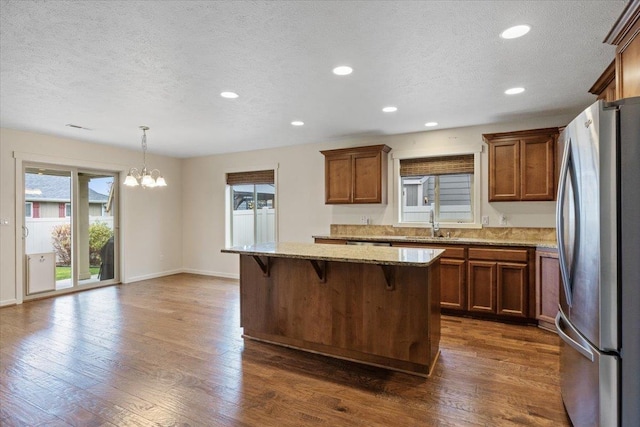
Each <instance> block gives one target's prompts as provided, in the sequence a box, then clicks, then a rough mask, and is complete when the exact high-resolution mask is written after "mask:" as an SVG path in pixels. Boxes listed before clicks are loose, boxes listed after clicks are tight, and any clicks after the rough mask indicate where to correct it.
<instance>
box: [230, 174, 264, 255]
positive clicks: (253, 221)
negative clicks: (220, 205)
mask: <svg viewBox="0 0 640 427" xmlns="http://www.w3.org/2000/svg"><path fill="white" fill-rule="evenodd" d="M227 185H228V186H229V189H230V191H229V200H228V205H229V211H230V212H231V220H230V221H229V227H230V229H229V230H228V233H229V235H230V239H229V240H230V241H231V244H232V245H233V246H244V245H253V244H257V243H265V242H274V241H275V240H276V238H275V234H276V233H275V231H276V188H275V171H274V170H273V169H271V170H259V171H247V172H230V173H227Z"/></svg>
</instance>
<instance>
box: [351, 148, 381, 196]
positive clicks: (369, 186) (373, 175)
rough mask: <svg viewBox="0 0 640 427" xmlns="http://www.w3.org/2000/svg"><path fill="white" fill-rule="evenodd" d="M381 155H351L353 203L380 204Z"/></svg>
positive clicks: (378, 153)
mask: <svg viewBox="0 0 640 427" xmlns="http://www.w3.org/2000/svg"><path fill="white" fill-rule="evenodd" d="M380 156H381V153H380V152H377V153H360V154H353V155H352V182H353V203H381V202H382V201H383V200H382V179H381V178H382V177H381V172H382V171H381V168H380Z"/></svg>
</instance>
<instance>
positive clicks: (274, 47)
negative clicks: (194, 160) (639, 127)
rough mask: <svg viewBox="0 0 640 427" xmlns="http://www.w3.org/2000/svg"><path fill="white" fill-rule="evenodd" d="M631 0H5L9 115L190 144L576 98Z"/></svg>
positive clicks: (382, 130) (576, 102)
mask: <svg viewBox="0 0 640 427" xmlns="http://www.w3.org/2000/svg"><path fill="white" fill-rule="evenodd" d="M625 4H626V1H616V0H608V1H530V0H527V1H415V2H414V1H371V2H365V1H304V2H302V1H270V2H264V1H262V2H250V1H242V2H239V1H218V2H212V1H206V2H200V1H184V2H182V1H96V0H93V1H26V0H21V1H6V0H1V10H0V15H1V18H0V19H1V21H0V61H1V62H0V65H1V70H0V94H1V96H0V114H1V115H0V125H1V126H2V127H8V128H14V129H21V130H28V131H35V132H41V133H46V134H52V135H58V136H63V137H68V138H75V139H81V140H87V141H92V142H97V143H103V144H111V145H116V146H122V147H128V148H133V149H135V148H139V147H140V136H141V133H140V130H139V129H138V126H140V125H147V126H149V127H150V128H151V130H150V131H149V132H148V145H149V151H150V152H154V153H160V154H166V155H171V156H176V157H191V156H199V155H206V154H215V153H223V152H231V151H243V150H251V149H258V148H267V147H276V146H287V145H294V144H304V143H312V142H320V141H328V140H334V139H339V138H343V137H346V136H350V135H387V134H397V133H406V132H416V131H423V130H427V128H425V127H424V123H425V122H427V121H436V122H438V123H439V126H438V127H436V128H433V129H442V128H452V127H460V126H469V125H477V124H485V123H492V122H501V121H507V120H511V119H516V118H522V117H527V116H541V115H552V114H563V113H570V112H578V111H580V110H581V109H582V108H583V107H584V106H586V105H587V104H589V103H590V102H592V101H593V100H594V97H593V96H592V95H589V94H588V93H587V90H588V89H589V87H591V84H592V83H593V82H594V81H595V80H596V79H597V78H598V77H599V75H600V74H601V73H602V71H604V69H605V68H606V67H607V66H608V65H609V63H610V62H611V60H612V59H613V57H614V51H615V49H614V47H613V46H610V45H606V44H603V43H602V40H603V39H604V38H605V36H606V35H607V33H608V31H609V29H610V28H611V27H612V26H613V24H614V22H615V20H616V18H617V17H618V16H619V15H620V13H621V12H622V10H623V9H624V6H625ZM521 23H526V24H529V25H531V27H532V29H531V32H530V33H529V34H528V35H526V36H525V37H523V38H520V39H515V40H503V39H501V38H500V37H499V36H498V35H499V34H500V32H502V30H504V29H506V28H507V27H510V26H512V25H516V24H521ZM342 64H347V65H350V66H352V67H353V68H354V72H353V74H352V75H350V76H347V77H337V76H335V75H333V74H332V73H331V70H332V68H333V67H335V66H337V65H342ZM514 86H523V87H525V88H526V92H524V93H523V94H521V95H516V96H507V95H504V90H505V89H508V88H510V87H514ZM224 90H230V91H234V92H237V93H238V94H239V95H240V97H239V98H237V99H235V100H229V99H224V98H221V97H220V96H219V94H220V92H222V91H224ZM386 105H395V106H397V107H398V111H397V112H395V113H391V114H385V113H383V112H382V111H381V109H382V107H384V106H386ZM292 120H302V121H304V122H305V126H302V127H293V126H291V125H290V122H291V121H292ZM68 123H72V124H76V125H80V126H84V127H86V128H90V129H91V130H80V129H72V128H69V127H65V124H68Z"/></svg>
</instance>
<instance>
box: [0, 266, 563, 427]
mask: <svg viewBox="0 0 640 427" xmlns="http://www.w3.org/2000/svg"><path fill="white" fill-rule="evenodd" d="M440 346H441V350H442V354H441V356H440V359H439V360H438V362H437V365H436V368H435V371H434V374H433V375H432V377H431V378H428V379H424V378H420V377H416V376H411V375H407V374H402V373H393V372H390V371H386V370H383V369H378V368H372V367H367V366H363V365H358V364H355V363H351V362H345V361H340V360H334V359H329V358H326V357H322V356H318V355H314V354H309V353H303V352H299V351H295V350H290V349H286V348H280V347H276V346H272V345H268V344H263V343H258V342H253V341H250V340H247V341H244V340H243V339H242V338H241V329H240V327H239V298H238V284H237V282H235V281H231V280H223V279H216V278H209V277H202V276H195V275H189V274H181V275H176V276H170V277H165V278H160V279H154V280H148V281H144V282H138V283H135V284H130V285H122V286H113V287H107V288H101V289H96V290H90V291H86V292H81V293H76V294H71V295H66V296H61V297H58V298H51V299H44V300H39V301H33V302H28V303H25V304H23V305H20V306H13V307H5V308H2V309H0V425H2V426H13V425H19V426H66V425H76V426H103V425H104V426H107V425H117V426H150V425H162V426H187V425H189V426H315V425H322V426H554V427H556V426H563V425H569V422H568V420H567V418H566V415H565V413H564V409H563V407H562V401H561V399H560V392H559V386H558V337H557V336H555V335H554V334H551V333H548V332H545V331H542V330H540V329H537V328H535V327H525V326H515V325H505V324H501V323H493V322H487V321H479V320H470V319H463V318H456V317H447V316H443V321H442V341H441V344H440Z"/></svg>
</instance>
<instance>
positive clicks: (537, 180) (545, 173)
mask: <svg viewBox="0 0 640 427" xmlns="http://www.w3.org/2000/svg"><path fill="white" fill-rule="evenodd" d="M555 142H556V139H555V137H554V136H551V135H549V136H543V137H538V138H525V139H522V140H521V141H520V184H521V188H520V199H521V200H554V199H555V195H556V192H555V190H556V188H555V182H554V178H555V177H554V171H555V169H554V167H555V165H554V151H555Z"/></svg>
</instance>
